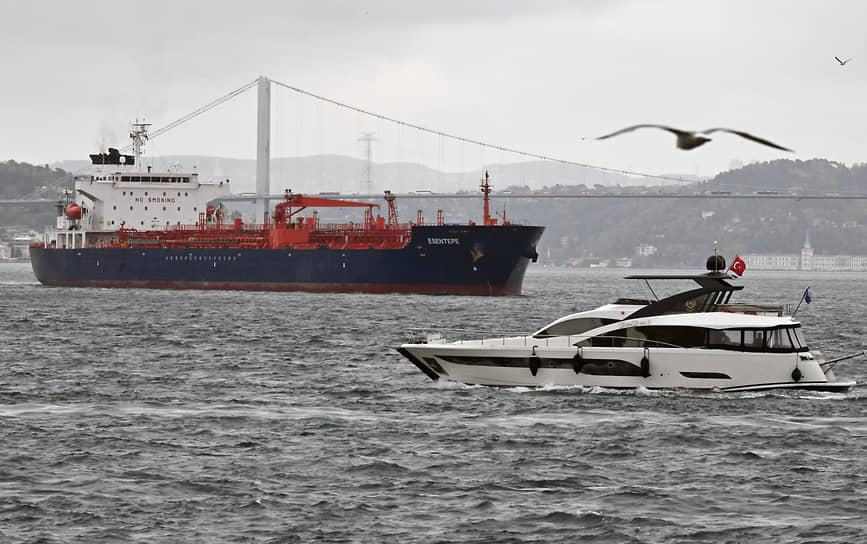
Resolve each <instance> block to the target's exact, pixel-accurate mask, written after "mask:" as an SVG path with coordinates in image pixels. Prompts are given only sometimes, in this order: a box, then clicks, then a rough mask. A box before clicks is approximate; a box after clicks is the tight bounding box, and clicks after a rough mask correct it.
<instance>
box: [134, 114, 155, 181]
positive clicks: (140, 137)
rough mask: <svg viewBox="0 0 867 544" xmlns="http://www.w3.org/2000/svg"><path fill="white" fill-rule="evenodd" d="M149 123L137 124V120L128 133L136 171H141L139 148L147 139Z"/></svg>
mask: <svg viewBox="0 0 867 544" xmlns="http://www.w3.org/2000/svg"><path fill="white" fill-rule="evenodd" d="M149 126H151V123H139V122H138V119H136V120H135V123H133V124H132V128H131V129H130V132H129V137H130V138H132V152H133V156H135V164H136V167H137V170H138V171H141V148H142V146H143V145H144V143H145V141H146V140H147V139H148V127H149Z"/></svg>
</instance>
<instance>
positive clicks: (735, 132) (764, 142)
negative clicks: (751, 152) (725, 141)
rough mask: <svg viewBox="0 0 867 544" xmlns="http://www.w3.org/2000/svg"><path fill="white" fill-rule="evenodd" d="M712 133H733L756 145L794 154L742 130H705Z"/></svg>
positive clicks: (787, 149) (706, 132)
mask: <svg viewBox="0 0 867 544" xmlns="http://www.w3.org/2000/svg"><path fill="white" fill-rule="evenodd" d="M711 132H730V133H732V134H737V135H738V136H740V137H741V138H746V139H747V140H752V141H754V142H756V143H759V144H762V145H767V146H770V147H773V148H775V149H779V150H781V151H792V152H794V150H792V149H789V148H787V147H783V146H781V145H777V144H775V143H774V142H771V141H770V140H765V139H764V138H759V137H758V136H753V135H752V134H750V133H748V132H742V131H740V130H732V129H730V128H711V129H708V130H705V131H704V133H705V134H710V133H711Z"/></svg>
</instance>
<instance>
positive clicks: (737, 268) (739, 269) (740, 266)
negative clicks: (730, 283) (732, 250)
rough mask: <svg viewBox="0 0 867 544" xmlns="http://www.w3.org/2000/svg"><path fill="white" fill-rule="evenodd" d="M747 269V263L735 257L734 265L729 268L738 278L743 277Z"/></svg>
mask: <svg viewBox="0 0 867 544" xmlns="http://www.w3.org/2000/svg"><path fill="white" fill-rule="evenodd" d="M746 269H747V263H745V262H744V260H743V259H741V258H740V257H738V256H737V255H735V260H734V261H732V265H731V266H730V267H729V270H731V271H732V272H734V273H735V274H737V275H738V276H742V275H743V273H744V270H746Z"/></svg>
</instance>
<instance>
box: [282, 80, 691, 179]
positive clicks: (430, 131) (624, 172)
mask: <svg viewBox="0 0 867 544" xmlns="http://www.w3.org/2000/svg"><path fill="white" fill-rule="evenodd" d="M271 83H274V84H275V85H279V86H281V87H285V88H286V89H289V90H290V91H294V92H296V93H300V94H303V95H306V96H309V97H312V98H316V99H318V100H322V101H324V102H328V103H330V104H334V105H335V106H339V107H341V108H346V109H349V110H353V111H356V112H358V113H361V114H364V115H369V116H371V117H376V118H378V119H380V120H384V121H388V122H390V123H396V124H398V125H401V126H405V127H409V128H413V129H416V130H419V131H422V132H427V133H428V134H435V135H437V136H441V137H446V138H451V139H453V140H458V141H460V142H465V143H470V144H475V145H479V146H482V147H486V148H490V149H497V150H499V151H505V152H508V153H514V154H516V155H523V156H527V157H532V158H534V159H540V160H544V161H551V162H557V163H560V164H566V165H569V166H581V167H584V168H591V169H593V170H600V171H602V172H611V173H614V174H622V175H627V176H640V177H644V178H653V179H661V180H667V181H676V182H678V183H691V180H685V179H682V178H676V177H673V176H662V175H656V174H646V173H643V172H634V171H631V170H621V169H619V168H608V167H606V166H595V165H592V164H586V163H581V162H575V161H569V160H566V159H558V158H556V157H549V156H547V155H539V154H537V153H529V152H526V151H519V150H517V149H512V148H509V147H505V146H501V145H495V144H489V143H486V142H482V141H480V140H473V139H471V138H464V137H463V136H456V135H454V134H449V133H446V132H442V131H439V130H433V129H430V128H427V127H423V126H421V125H415V124H413V123H407V122H405V121H400V120H398V119H393V118H391V117H387V116H385V115H380V114H378V113H373V112H370V111H367V110H364V109H362V108H359V107H356V106H352V105H349V104H345V103H343V102H338V101H337V100H332V99H330V98H326V97H324V96H320V95H318V94H314V93H311V92H309V91H305V90H304V89H299V88H298V87H293V86H292V85H287V84H285V83H282V82H280V81H276V80H273V79H272V80H271Z"/></svg>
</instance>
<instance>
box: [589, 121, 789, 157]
mask: <svg viewBox="0 0 867 544" xmlns="http://www.w3.org/2000/svg"><path fill="white" fill-rule="evenodd" d="M637 128H661V129H662V130H667V131H668V132H671V133H672V134H674V135H675V136H677V147H678V148H680V149H695V148H696V147H698V146H700V145H704V144H706V143H708V142H709V141H710V140H711V139H710V138H708V137H707V136H706V135H707V134H711V133H712V132H730V133H732V134H737V135H738V136H740V137H741V138H746V139H747V140H752V141H754V142H756V143H759V144H762V145H767V146H770V147H773V148H775V149H779V150H782V151H792V150H791V149H789V148H786V147H783V146H781V145H777V144H775V143H774V142H770V141H768V140H765V139H763V138H759V137H758V136H753V135H752V134H749V133H746V132H741V131H740V130H732V129H730V128H710V129H707V130H703V131H700V132H699V131H689V130H680V129H677V128H672V127H667V126H665V125H633V126H631V127H626V128H623V129H620V130H618V131H615V132H612V133H611V134H606V135H605V136H600V137H598V138H596V139H597V140H604V139H606V138H611V137H612V136H617V135H618V134H623V133H624V132H629V131H632V130H635V129H637Z"/></svg>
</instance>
